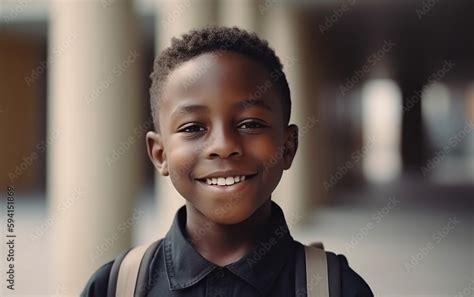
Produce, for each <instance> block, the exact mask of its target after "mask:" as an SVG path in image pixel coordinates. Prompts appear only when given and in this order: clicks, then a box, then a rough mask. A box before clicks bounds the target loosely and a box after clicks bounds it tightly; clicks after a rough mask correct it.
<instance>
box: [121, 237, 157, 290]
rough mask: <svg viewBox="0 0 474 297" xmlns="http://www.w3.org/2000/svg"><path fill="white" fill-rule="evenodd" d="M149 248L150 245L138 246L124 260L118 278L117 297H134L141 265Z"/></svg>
mask: <svg viewBox="0 0 474 297" xmlns="http://www.w3.org/2000/svg"><path fill="white" fill-rule="evenodd" d="M149 246H150V244H144V245H140V246H137V247H135V248H133V249H131V250H130V251H129V252H128V253H127V255H125V258H123V260H122V263H121V264H120V270H119V273H118V278H117V289H116V291H115V296H116V297H132V296H134V294H135V287H136V285H137V278H138V271H139V270H140V263H141V261H142V258H143V255H144V254H145V252H146V250H147V249H148V247H149Z"/></svg>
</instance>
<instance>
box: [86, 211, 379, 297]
mask: <svg viewBox="0 0 474 297" xmlns="http://www.w3.org/2000/svg"><path fill="white" fill-rule="evenodd" d="M185 226H186V208H185V206H183V207H181V208H180V209H179V210H178V211H177V213H176V215H175V218H174V221H173V224H172V226H171V228H170V230H169V231H168V233H167V234H166V236H165V238H164V239H163V240H162V241H161V242H160V244H159V245H158V247H157V249H156V251H155V252H154V254H153V257H152V261H151V262H150V267H149V279H148V284H147V287H148V288H150V290H148V293H147V295H146V296H149V297H168V296H179V297H199V296H206V297H218V296H220V297H242V296H244V297H254V296H255V297H257V296H258V297H262V296H272V297H290V296H297V297H305V296H306V268H305V256H304V246H303V245H302V244H301V243H299V242H297V241H295V240H293V238H292V237H291V235H290V232H289V230H288V226H287V224H286V221H285V218H284V215H283V212H282V210H281V208H280V207H279V206H278V205H277V204H276V203H275V202H272V211H271V219H270V222H269V223H268V224H267V225H266V226H265V227H264V228H265V231H264V232H263V235H262V237H261V238H260V239H259V240H258V242H259V244H258V245H256V246H255V247H254V248H253V250H252V251H251V252H250V253H249V254H247V255H246V256H244V257H243V258H241V259H240V260H238V261H236V262H234V263H231V264H228V265H226V266H224V267H220V266H218V265H216V264H213V263H211V262H209V261H207V260H206V259H205V258H203V257H202V256H201V255H200V254H199V253H198V252H197V251H196V249H195V248H194V246H193V244H192V243H191V242H190V240H188V239H187V237H186V231H185V230H186V229H185ZM326 255H327V261H328V275H329V293H330V296H331V297H332V296H343V297H371V296H373V294H372V292H371V290H370V288H369V287H368V285H367V284H366V283H365V281H364V280H363V279H362V278H361V277H360V276H359V275H358V274H357V273H355V272H354V271H353V270H352V269H351V268H350V267H349V265H348V263H347V260H346V258H345V257H344V256H343V255H336V254H334V253H332V252H326ZM112 264H113V261H111V262H108V263H106V264H105V265H103V266H102V267H100V268H99V269H98V270H97V271H96V272H95V273H94V274H93V275H92V277H91V278H90V279H89V281H88V282H87V284H86V286H85V288H84V290H83V292H82V294H81V296H84V297H85V296H88V297H99V296H100V297H105V296H107V286H108V278H109V273H110V270H111V267H112ZM309 281H312V280H309Z"/></svg>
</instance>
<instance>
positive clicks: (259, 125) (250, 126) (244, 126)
mask: <svg viewBox="0 0 474 297" xmlns="http://www.w3.org/2000/svg"><path fill="white" fill-rule="evenodd" d="M265 127H266V125H264V124H262V123H259V122H256V121H249V122H244V123H242V124H240V125H239V128H241V129H258V128H265Z"/></svg>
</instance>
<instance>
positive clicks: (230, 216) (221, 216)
mask: <svg viewBox="0 0 474 297" xmlns="http://www.w3.org/2000/svg"><path fill="white" fill-rule="evenodd" d="M257 209H258V205H248V206H243V205H239V206H235V205H234V206H229V207H227V206H225V205H224V206H222V207H216V208H203V209H199V211H200V212H201V213H202V214H203V215H204V216H205V217H206V218H207V219H208V220H210V221H212V222H213V223H215V224H219V225H235V224H239V223H242V222H244V221H245V220H247V219H249V218H250V217H251V216H252V214H254V213H255V211H256V210H257Z"/></svg>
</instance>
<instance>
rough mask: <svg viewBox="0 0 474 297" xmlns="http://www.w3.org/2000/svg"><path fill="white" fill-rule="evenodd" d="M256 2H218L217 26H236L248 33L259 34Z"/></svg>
mask: <svg viewBox="0 0 474 297" xmlns="http://www.w3.org/2000/svg"><path fill="white" fill-rule="evenodd" d="M258 6H259V1H256V0H221V1H220V2H219V24H220V25H222V26H227V27H233V26H237V27H239V28H241V29H244V30H247V31H249V32H256V33H257V34H258V33H260V32H261V30H260V29H261V28H260V24H259V20H261V18H260V16H261V15H260V13H259V10H258Z"/></svg>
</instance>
